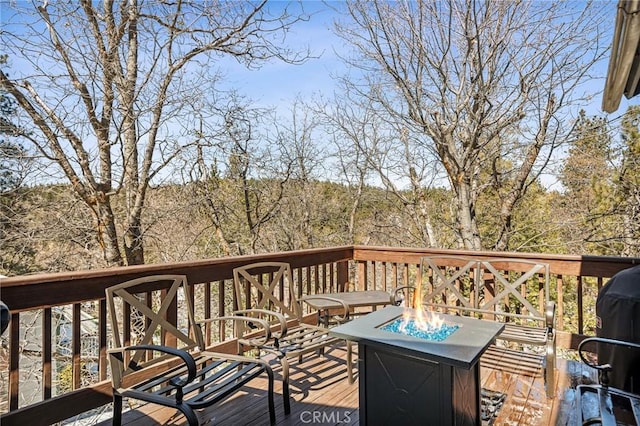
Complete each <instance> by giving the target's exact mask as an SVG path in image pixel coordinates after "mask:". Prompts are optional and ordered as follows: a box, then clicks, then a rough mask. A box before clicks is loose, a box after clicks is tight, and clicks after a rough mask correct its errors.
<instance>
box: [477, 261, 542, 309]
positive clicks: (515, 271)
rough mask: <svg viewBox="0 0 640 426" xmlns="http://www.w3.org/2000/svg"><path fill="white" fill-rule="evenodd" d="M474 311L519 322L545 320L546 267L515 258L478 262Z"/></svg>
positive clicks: (539, 263)
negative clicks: (518, 319)
mask: <svg viewBox="0 0 640 426" xmlns="http://www.w3.org/2000/svg"><path fill="white" fill-rule="evenodd" d="M479 267H480V270H479V272H478V283H479V285H478V290H479V292H480V299H479V304H478V308H479V309H481V310H484V311H491V312H503V313H505V314H509V315H512V316H521V317H523V318H526V317H533V318H538V319H542V318H544V317H545V305H546V302H548V301H549V264H547V263H541V262H535V261H531V260H526V259H516V258H493V259H485V260H481V261H480V263H479Z"/></svg>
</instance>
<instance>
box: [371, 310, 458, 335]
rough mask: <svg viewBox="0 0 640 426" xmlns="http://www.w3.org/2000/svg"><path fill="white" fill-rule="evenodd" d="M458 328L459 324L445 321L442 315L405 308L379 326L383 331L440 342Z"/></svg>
mask: <svg viewBox="0 0 640 426" xmlns="http://www.w3.org/2000/svg"><path fill="white" fill-rule="evenodd" d="M421 317H422V318H421ZM424 317H430V318H431V319H430V320H429V321H427V320H425V318H424ZM458 328H460V326H459V325H457V324H447V323H445V322H444V320H443V319H442V317H440V316H439V315H437V314H436V313H434V312H426V311H422V310H421V309H416V310H414V309H405V311H404V313H403V315H402V316H401V317H398V318H396V319H395V320H393V321H391V322H388V323H386V324H385V325H383V326H382V327H381V329H382V330H384V331H389V332H392V333H400V334H404V335H405V336H411V337H416V338H418V339H423V340H428V341H431V342H442V341H443V340H445V339H446V338H447V337H449V336H450V335H451V334H452V333H453V332H454V331H456V330H457V329H458Z"/></svg>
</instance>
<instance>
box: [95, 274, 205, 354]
mask: <svg viewBox="0 0 640 426" xmlns="http://www.w3.org/2000/svg"><path fill="white" fill-rule="evenodd" d="M106 296H107V305H108V309H109V314H110V317H111V318H110V320H111V332H112V346H113V348H121V347H125V346H132V345H144V344H156V345H165V346H171V347H175V348H179V349H184V350H190V349H194V348H198V349H204V340H203V336H202V333H201V331H200V329H199V328H198V327H196V326H195V321H194V313H193V312H194V311H193V300H192V298H191V294H190V289H189V285H188V284H187V277H186V276H184V275H153V276H148V277H143V278H138V279H135V280H131V281H127V282H124V283H122V284H118V285H115V286H112V287H109V288H107V289H106ZM178 313H179V314H180V315H178ZM185 313H186V320H185V319H184V317H185V315H184V314H185ZM170 317H174V318H175V324H173V323H172V322H171V321H169V318H170ZM181 320H182V322H181ZM163 358H166V357H164V356H160V357H156V358H154V359H153V360H154V361H159V360H161V359H163ZM145 361H149V352H148V351H144V350H139V351H134V352H133V353H132V355H131V356H130V359H129V360H127V362H126V363H125V365H130V363H134V364H136V365H137V364H139V363H140V362H145Z"/></svg>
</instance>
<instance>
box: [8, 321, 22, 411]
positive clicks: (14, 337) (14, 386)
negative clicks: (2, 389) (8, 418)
mask: <svg viewBox="0 0 640 426" xmlns="http://www.w3.org/2000/svg"><path fill="white" fill-rule="evenodd" d="M9 341H10V342H11V347H10V348H9V411H13V410H17V409H18V408H19V407H18V403H19V398H18V397H19V395H20V343H19V342H20V314H19V313H15V314H12V315H11V325H10V326H9Z"/></svg>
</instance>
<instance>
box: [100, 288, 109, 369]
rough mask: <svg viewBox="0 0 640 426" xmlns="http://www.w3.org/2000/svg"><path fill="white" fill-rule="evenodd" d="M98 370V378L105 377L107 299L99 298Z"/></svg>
mask: <svg viewBox="0 0 640 426" xmlns="http://www.w3.org/2000/svg"><path fill="white" fill-rule="evenodd" d="M98 344H99V345H100V347H99V349H98V350H99V355H98V372H99V377H100V380H106V379H107V361H108V360H107V301H106V300H105V299H102V300H100V302H99V305H98Z"/></svg>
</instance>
